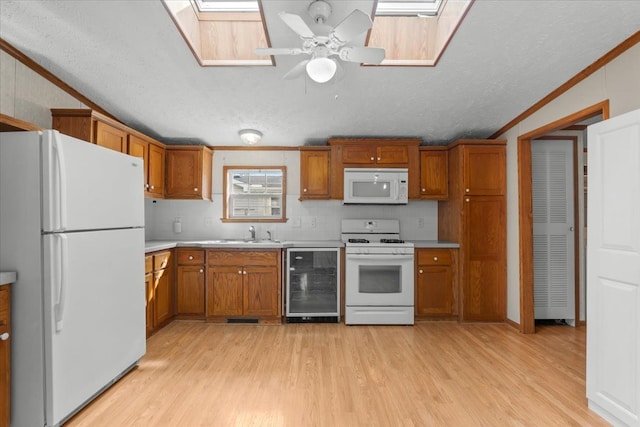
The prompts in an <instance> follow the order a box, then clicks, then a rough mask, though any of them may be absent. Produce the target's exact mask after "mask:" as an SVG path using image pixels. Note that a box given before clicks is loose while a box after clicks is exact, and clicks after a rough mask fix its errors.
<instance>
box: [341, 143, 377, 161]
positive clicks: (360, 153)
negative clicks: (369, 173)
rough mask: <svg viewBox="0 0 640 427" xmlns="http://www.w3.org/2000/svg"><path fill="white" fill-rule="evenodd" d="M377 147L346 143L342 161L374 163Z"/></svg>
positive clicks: (343, 148)
mask: <svg viewBox="0 0 640 427" xmlns="http://www.w3.org/2000/svg"><path fill="white" fill-rule="evenodd" d="M375 162H376V147H375V146H372V145H345V146H343V147H342V163H351V164H374V163H375Z"/></svg>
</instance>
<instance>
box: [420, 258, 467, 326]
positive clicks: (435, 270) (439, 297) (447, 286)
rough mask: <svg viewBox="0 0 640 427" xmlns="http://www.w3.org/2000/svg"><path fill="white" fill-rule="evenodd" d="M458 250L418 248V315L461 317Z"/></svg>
mask: <svg viewBox="0 0 640 427" xmlns="http://www.w3.org/2000/svg"><path fill="white" fill-rule="evenodd" d="M456 261H457V250H456V249H416V275H415V278H416V280H415V284H416V308H415V312H416V317H417V318H421V317H453V316H457V314H458V310H457V301H458V298H457V290H458V287H457V281H456V278H457V274H456V266H457V262H456Z"/></svg>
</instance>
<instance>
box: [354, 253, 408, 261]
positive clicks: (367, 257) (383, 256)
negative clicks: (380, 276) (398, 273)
mask: <svg viewBox="0 0 640 427" xmlns="http://www.w3.org/2000/svg"><path fill="white" fill-rule="evenodd" d="M413 258H414V256H413V254H377V255H357V254H347V259H354V260H374V259H375V260H384V261H391V260H394V261H395V260H398V261H400V260H411V261H413Z"/></svg>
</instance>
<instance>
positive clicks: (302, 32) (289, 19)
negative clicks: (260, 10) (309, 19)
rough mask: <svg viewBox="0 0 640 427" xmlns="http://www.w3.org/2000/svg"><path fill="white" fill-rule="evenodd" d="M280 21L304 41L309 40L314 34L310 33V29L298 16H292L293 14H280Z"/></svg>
mask: <svg viewBox="0 0 640 427" xmlns="http://www.w3.org/2000/svg"><path fill="white" fill-rule="evenodd" d="M279 15H280V19H282V20H283V21H284V23H285V24H287V25H288V26H289V28H291V29H292V30H293V31H295V32H296V34H298V35H299V36H300V37H303V38H305V39H310V38H312V37H313V36H315V34H313V31H311V28H309V26H308V25H307V23H306V22H304V20H303V19H302V18H301V17H300V16H299V15H294V14H293V13H287V12H280V13H279Z"/></svg>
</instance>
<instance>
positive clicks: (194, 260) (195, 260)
mask: <svg viewBox="0 0 640 427" xmlns="http://www.w3.org/2000/svg"><path fill="white" fill-rule="evenodd" d="M177 259H178V264H179V265H201V264H204V250H203V249H178V256H177Z"/></svg>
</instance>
